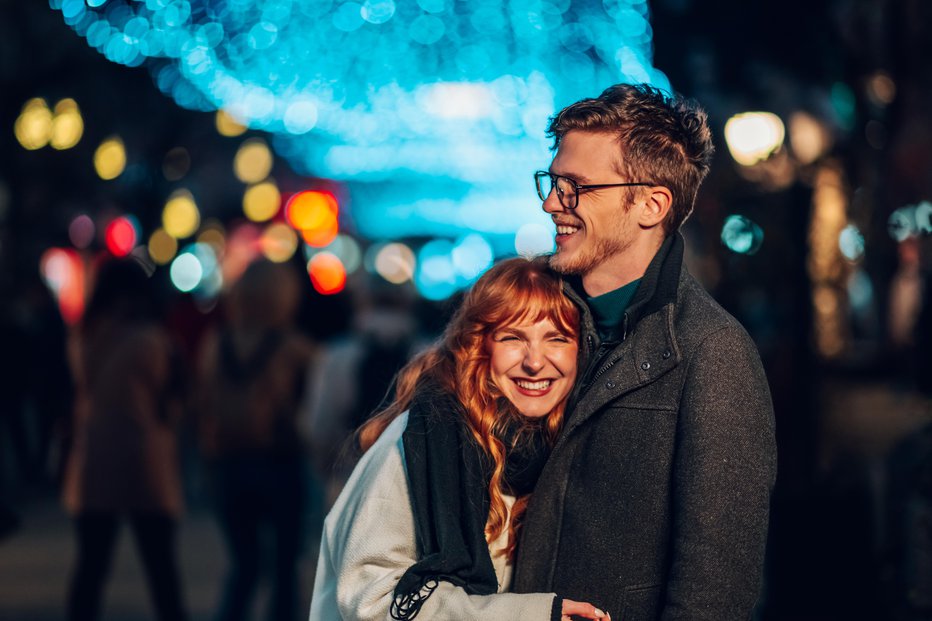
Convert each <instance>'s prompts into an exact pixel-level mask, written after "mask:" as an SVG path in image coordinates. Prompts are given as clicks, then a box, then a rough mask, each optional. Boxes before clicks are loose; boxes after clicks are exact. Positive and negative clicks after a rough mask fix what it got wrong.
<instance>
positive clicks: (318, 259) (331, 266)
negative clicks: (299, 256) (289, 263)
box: [307, 252, 346, 295]
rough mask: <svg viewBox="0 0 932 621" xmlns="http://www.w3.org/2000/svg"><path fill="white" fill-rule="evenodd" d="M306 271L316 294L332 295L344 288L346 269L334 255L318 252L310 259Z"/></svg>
mask: <svg viewBox="0 0 932 621" xmlns="http://www.w3.org/2000/svg"><path fill="white" fill-rule="evenodd" d="M307 271H308V274H309V275H310V277H311V284H312V285H313V286H314V290H315V291H317V292H318V293H322V294H324V295H333V294H334V293H339V292H340V291H342V290H343V289H344V287H345V286H346V268H345V267H344V266H343V262H342V261H340V259H339V258H338V257H337V256H336V255H334V254H331V253H329V252H318V253H317V254H315V255H314V256H313V257H311V260H310V261H308V263H307Z"/></svg>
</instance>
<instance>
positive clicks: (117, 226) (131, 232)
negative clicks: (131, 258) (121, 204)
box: [104, 216, 137, 257]
mask: <svg viewBox="0 0 932 621" xmlns="http://www.w3.org/2000/svg"><path fill="white" fill-rule="evenodd" d="M136 237H137V236H136V227H135V226H133V223H132V221H130V219H129V218H127V217H125V216H120V217H119V218H114V219H113V220H111V221H110V224H108V225H107V230H106V232H105V233H104V239H105V241H106V243H107V250H109V251H110V254H112V255H113V256H115V257H125V256H126V255H128V254H129V253H130V252H132V251H133V248H135V247H136Z"/></svg>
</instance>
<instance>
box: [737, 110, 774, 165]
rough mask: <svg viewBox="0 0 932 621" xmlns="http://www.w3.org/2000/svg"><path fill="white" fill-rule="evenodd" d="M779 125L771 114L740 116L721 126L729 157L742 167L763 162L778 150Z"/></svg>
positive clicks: (757, 113)
mask: <svg viewBox="0 0 932 621" xmlns="http://www.w3.org/2000/svg"><path fill="white" fill-rule="evenodd" d="M784 134H785V129H784V127H783V121H781V120H780V117H778V116H777V115H776V114H773V113H772V112H743V113H741V114H736V115H734V116H733V117H731V118H730V119H728V121H727V122H726V123H725V141H726V143H727V144H728V151H729V153H731V157H732V158H734V160H735V161H736V162H737V163H739V164H741V165H742V166H753V165H754V164H756V163H758V162H761V161H763V160H766V159H767V158H768V157H770V156H771V155H772V154H773V153H774V152H776V151H777V150H778V149H779V148H780V147H781V146H783V138H784Z"/></svg>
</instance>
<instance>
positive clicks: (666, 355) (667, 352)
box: [660, 349, 672, 360]
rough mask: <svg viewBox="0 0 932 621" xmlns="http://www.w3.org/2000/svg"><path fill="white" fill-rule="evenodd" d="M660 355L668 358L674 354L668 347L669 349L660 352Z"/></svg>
mask: <svg viewBox="0 0 932 621" xmlns="http://www.w3.org/2000/svg"><path fill="white" fill-rule="evenodd" d="M660 355H661V356H663V359H664V360H666V359H667V358H669V357H670V356H671V355H672V354H671V353H670V350H669V349H667V350H664V352H663V353H662V354H660Z"/></svg>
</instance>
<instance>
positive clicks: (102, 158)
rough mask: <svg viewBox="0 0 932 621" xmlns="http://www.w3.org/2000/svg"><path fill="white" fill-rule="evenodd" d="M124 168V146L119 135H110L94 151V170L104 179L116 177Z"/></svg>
mask: <svg viewBox="0 0 932 621" xmlns="http://www.w3.org/2000/svg"><path fill="white" fill-rule="evenodd" d="M125 168H126V148H125V147H124V146H123V141H122V140H121V139H120V137H119V136H111V137H110V138H107V139H106V140H104V141H103V142H101V143H100V146H99V147H97V150H96V151H94V170H96V171H97V174H98V176H100V178H101V179H104V180H105V181H109V180H110V179H116V178H117V177H119V176H120V175H121V174H123V170H124V169H125Z"/></svg>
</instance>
